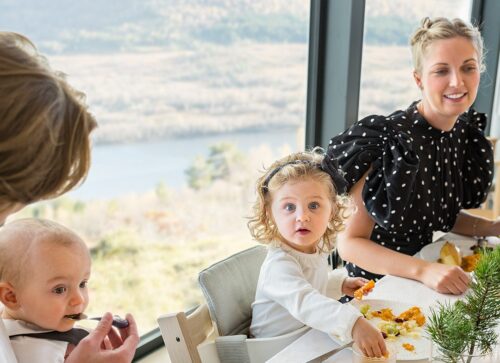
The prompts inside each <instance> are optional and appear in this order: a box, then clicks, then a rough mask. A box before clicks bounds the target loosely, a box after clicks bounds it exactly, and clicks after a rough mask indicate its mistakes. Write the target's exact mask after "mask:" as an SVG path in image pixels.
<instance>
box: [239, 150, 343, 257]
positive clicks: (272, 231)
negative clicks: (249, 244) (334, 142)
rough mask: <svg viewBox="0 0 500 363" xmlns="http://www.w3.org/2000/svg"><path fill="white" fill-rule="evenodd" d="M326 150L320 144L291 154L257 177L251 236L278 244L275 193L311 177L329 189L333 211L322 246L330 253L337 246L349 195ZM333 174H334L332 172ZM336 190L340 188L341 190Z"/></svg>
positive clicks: (249, 224) (249, 225) (323, 249)
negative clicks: (293, 182) (329, 162)
mask: <svg viewBox="0 0 500 363" xmlns="http://www.w3.org/2000/svg"><path fill="white" fill-rule="evenodd" d="M324 158H325V155H324V151H323V149H321V148H319V147H317V148H314V149H312V150H310V151H302V152H297V153H293V154H290V155H288V156H286V157H284V158H282V159H279V160H277V161H275V162H274V163H273V164H272V165H271V166H270V167H269V168H267V169H266V170H265V171H264V174H263V175H262V176H261V177H260V178H259V179H258V180H257V184H256V192H257V199H256V201H255V203H254V205H253V214H252V216H251V217H250V221H249V222H248V228H249V230H250V233H251V234H252V237H253V238H255V239H256V240H257V241H258V242H260V243H263V244H271V245H275V246H279V244H280V240H281V239H280V234H279V231H278V228H277V226H276V223H275V222H274V218H273V216H272V213H271V204H272V195H273V193H274V192H275V191H277V190H278V189H280V188H281V187H283V185H285V184H286V183H288V182H290V181H301V180H308V179H312V180H315V181H317V182H319V183H321V184H324V185H326V186H327V188H328V192H329V196H330V200H331V202H332V208H333V213H332V215H331V217H330V221H329V223H328V227H327V229H326V231H325V234H324V235H323V238H322V242H321V243H320V244H319V248H320V249H321V250H322V251H324V252H330V251H332V250H333V248H334V245H335V236H336V235H337V232H339V231H341V230H342V229H343V227H344V220H345V219H346V218H347V217H348V211H349V210H350V198H349V197H348V196H347V195H346V194H344V191H345V189H344V184H343V183H342V182H341V181H340V179H343V178H342V177H341V173H340V171H338V169H336V168H335V167H332V165H331V164H330V165H329V166H328V167H327V166H325V163H324V161H325V160H324ZM332 174H333V175H332ZM337 189H340V190H341V192H340V193H339V192H338V191H337Z"/></svg>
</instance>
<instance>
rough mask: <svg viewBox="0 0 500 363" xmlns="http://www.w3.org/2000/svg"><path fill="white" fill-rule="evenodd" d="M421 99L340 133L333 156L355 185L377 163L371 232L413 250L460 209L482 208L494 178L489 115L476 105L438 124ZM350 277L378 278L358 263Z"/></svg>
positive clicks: (371, 186) (370, 181)
mask: <svg viewBox="0 0 500 363" xmlns="http://www.w3.org/2000/svg"><path fill="white" fill-rule="evenodd" d="M417 103H418V102H414V103H413V104H411V106H410V107H409V108H408V109H407V110H405V111H396V112H394V113H392V114H391V115H389V116H368V117H366V118H364V119H362V120H361V121H359V122H357V123H356V124H354V125H353V126H352V127H351V128H349V129H348V130H346V131H345V132H343V133H341V134H340V135H338V136H336V137H334V138H332V139H331V141H330V145H329V146H328V151H327V156H326V157H327V158H329V159H338V162H339V165H340V168H341V169H342V170H343V171H344V172H345V177H346V179H347V182H348V183H349V186H348V188H349V189H350V188H351V187H352V186H353V185H354V184H355V183H356V182H357V181H358V180H359V179H360V178H361V177H362V176H363V175H364V174H365V173H366V171H367V170H368V169H369V168H370V166H372V170H371V171H370V172H369V174H368V175H367V177H366V181H365V185H364V188H363V191H362V196H363V201H364V205H365V207H366V210H367V211H368V213H369V214H370V216H371V217H372V218H373V220H374V221H375V226H374V229H373V232H372V234H371V239H372V240H373V241H374V242H376V243H379V244H380V245H383V246H385V247H387V248H390V249H392V250H395V251H399V252H402V253H405V254H408V255H413V254H415V253H417V252H418V251H419V250H420V249H421V248H422V247H423V246H424V245H426V244H428V243H431V241H432V232H433V231H437V230H441V231H445V232H447V231H450V230H451V229H452V227H453V225H454V224H455V220H456V218H457V215H458V212H459V211H460V210H461V209H467V208H475V207H478V206H479V205H480V204H481V203H482V202H483V201H484V199H485V198H486V195H487V192H488V190H489V188H490V186H491V183H492V179H493V165H494V163H493V151H492V148H491V144H490V143H489V142H488V140H487V139H486V138H485V136H484V129H485V127H486V116H485V115H484V114H482V113H478V112H476V111H474V110H473V109H470V110H469V111H468V112H466V113H463V114H462V115H460V116H459V118H458V120H457V122H456V123H455V126H454V127H453V129H452V130H450V131H442V130H438V129H436V128H434V127H433V126H431V125H430V124H429V123H428V122H427V121H426V120H425V119H424V118H423V117H422V116H421V115H420V114H419V113H418V110H417V107H416V106H417ZM347 269H348V271H349V275H350V276H362V277H366V278H373V279H375V280H378V279H379V278H380V277H381V276H380V275H375V274H371V273H369V272H368V271H365V270H363V269H361V268H359V267H357V266H355V265H353V264H348V265H347Z"/></svg>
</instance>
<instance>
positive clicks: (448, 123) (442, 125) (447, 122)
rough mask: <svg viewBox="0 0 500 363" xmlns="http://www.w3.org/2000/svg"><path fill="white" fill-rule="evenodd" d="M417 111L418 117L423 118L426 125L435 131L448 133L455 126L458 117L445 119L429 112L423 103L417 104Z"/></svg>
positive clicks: (428, 108)
mask: <svg viewBox="0 0 500 363" xmlns="http://www.w3.org/2000/svg"><path fill="white" fill-rule="evenodd" d="M417 110H418V113H419V114H420V115H422V116H423V118H425V120H426V121H427V123H428V124H429V125H431V126H432V127H434V128H435V129H438V130H442V131H446V132H448V131H450V130H451V129H453V127H454V126H455V123H456V122H457V119H458V116H459V115H456V116H450V117H445V116H441V115H438V114H435V113H433V112H432V111H430V107H426V106H425V103H424V101H420V102H419V103H417Z"/></svg>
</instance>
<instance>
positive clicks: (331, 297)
mask: <svg viewBox="0 0 500 363" xmlns="http://www.w3.org/2000/svg"><path fill="white" fill-rule="evenodd" d="M323 158H324V156H323V153H322V150H320V149H315V150H313V151H310V152H299V153H295V154H292V155H289V156H287V157H285V158H283V159H281V160H278V161H276V162H275V163H274V164H273V165H271V167H270V168H269V169H268V170H266V172H265V173H264V175H263V176H262V177H261V178H260V179H259V180H258V181H257V195H258V197H257V201H256V203H255V205H254V215H253V217H252V219H251V220H250V222H249V228H250V231H251V233H252V235H253V236H254V237H255V239H256V240H257V241H259V242H261V243H265V244H268V245H269V250H268V254H267V257H266V259H265V260H264V263H263V264H262V267H261V270H260V275H259V280H258V283H257V291H256V295H255V301H254V303H253V304H252V323H251V326H250V333H251V334H252V335H253V336H255V337H257V338H260V337H274V336H279V335H283V334H287V333H290V332H292V331H294V330H296V329H299V328H301V327H303V326H304V325H307V326H310V327H312V328H315V329H318V330H321V331H323V332H325V333H328V334H331V335H335V336H337V337H339V338H341V339H343V340H350V339H353V340H354V341H355V342H356V343H357V344H358V346H359V347H360V348H361V349H362V350H363V352H364V353H365V354H366V355H367V356H370V357H373V356H377V357H380V356H381V355H382V354H385V353H386V346H385V343H384V339H383V337H382V335H381V333H380V332H379V331H378V330H377V329H376V328H375V327H373V326H372V325H371V324H370V323H369V322H368V321H367V320H366V319H365V318H364V317H363V316H362V315H361V313H360V312H359V311H358V310H357V309H356V308H355V307H353V306H351V305H349V304H341V303H340V302H338V301H337V299H339V298H340V297H341V295H342V294H348V295H350V296H352V295H353V293H354V291H355V290H356V289H357V288H359V287H361V286H362V285H363V284H364V283H365V282H366V280H364V279H361V278H349V277H347V274H346V271H345V269H338V270H333V271H332V270H331V268H330V267H329V266H328V264H327V256H328V254H329V253H330V252H331V251H332V249H333V246H334V241H335V235H336V233H337V231H339V230H341V229H342V226H343V222H344V219H345V217H346V216H345V211H346V203H345V202H346V198H345V197H344V196H343V195H342V194H343V192H344V190H345V185H346V182H345V180H344V178H343V176H342V174H341V172H340V171H339V170H338V169H337V168H335V167H334V166H332V163H323Z"/></svg>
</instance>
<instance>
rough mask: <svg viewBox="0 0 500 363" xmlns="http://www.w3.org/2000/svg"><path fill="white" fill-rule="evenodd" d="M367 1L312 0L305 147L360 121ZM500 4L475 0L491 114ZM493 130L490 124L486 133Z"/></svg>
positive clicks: (484, 104) (146, 341) (149, 336)
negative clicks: (360, 93)
mask: <svg viewBox="0 0 500 363" xmlns="http://www.w3.org/2000/svg"><path fill="white" fill-rule="evenodd" d="M365 4H366V2H365V0H356V1H345V0H310V26H309V59H308V83H307V105H306V126H305V128H306V135H305V138H306V140H305V145H306V147H312V146H322V147H327V146H328V142H329V140H330V138H331V137H332V136H334V135H337V134H338V133H340V132H343V131H344V130H345V129H346V128H347V127H349V126H350V125H352V124H353V123H354V122H356V121H357V119H358V110H359V89H360V80H361V62H362V52H363V29H364V16H365ZM498 14H500V2H499V1H497V0H472V6H471V21H472V23H473V24H479V27H480V29H481V32H482V35H483V38H484V45H485V48H486V49H487V52H486V56H485V64H486V69H487V71H486V72H485V73H484V74H483V75H482V80H481V83H480V86H479V92H478V96H477V98H476V102H475V103H474V107H475V108H477V109H478V110H480V111H481V112H486V113H487V114H488V115H492V111H493V105H494V98H495V87H496V84H497V82H496V80H497V77H498V74H497V72H498V55H499V45H500V22H498V21H497V19H496V18H495V17H496V16H498ZM490 129H491V120H490V122H489V123H488V126H487V129H486V133H487V134H489V133H490ZM163 345H164V344H163V339H162V337H161V333H160V330H159V328H156V329H154V330H152V331H150V332H148V333H146V334H144V335H143V336H141V341H140V343H139V346H138V348H137V351H136V354H135V356H134V362H135V361H137V360H138V359H141V358H144V357H145V356H147V355H148V354H150V353H151V352H153V351H155V350H156V349H158V348H160V347H162V346H163Z"/></svg>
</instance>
